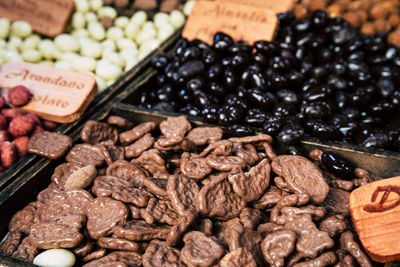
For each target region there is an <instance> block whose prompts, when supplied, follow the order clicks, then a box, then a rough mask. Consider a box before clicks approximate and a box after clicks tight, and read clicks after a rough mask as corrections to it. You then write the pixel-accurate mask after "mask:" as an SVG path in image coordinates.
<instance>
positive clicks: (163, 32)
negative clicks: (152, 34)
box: [157, 24, 175, 42]
mask: <svg viewBox="0 0 400 267" xmlns="http://www.w3.org/2000/svg"><path fill="white" fill-rule="evenodd" d="M174 32H175V29H174V27H172V25H171V24H165V25H164V26H162V27H161V28H159V29H158V32H157V39H158V40H160V41H161V42H162V41H164V40H166V39H168V37H170V36H171V35H172V34H174Z"/></svg>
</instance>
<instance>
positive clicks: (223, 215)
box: [195, 173, 246, 220]
mask: <svg viewBox="0 0 400 267" xmlns="http://www.w3.org/2000/svg"><path fill="white" fill-rule="evenodd" d="M227 178H228V173H223V174H221V175H220V176H219V177H216V178H214V179H213V180H211V182H209V183H208V184H206V185H205V186H203V188H201V190H200V192H199V193H198V194H197V195H196V201H195V202H196V208H197V210H198V211H199V212H200V213H201V214H203V215H206V216H210V217H214V218H216V219H218V220H229V219H232V218H234V217H236V216H238V215H239V214H240V211H241V210H242V209H243V208H244V207H245V206H246V202H245V201H244V200H243V199H241V198H240V196H239V195H237V194H236V193H235V192H234V191H233V189H232V185H231V184H230V183H229V181H228V179H227Z"/></svg>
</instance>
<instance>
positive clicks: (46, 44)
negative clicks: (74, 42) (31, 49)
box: [38, 39, 57, 59]
mask: <svg viewBox="0 0 400 267" xmlns="http://www.w3.org/2000/svg"><path fill="white" fill-rule="evenodd" d="M38 48H39V52H40V53H41V54H42V57H43V58H45V59H53V55H54V53H53V51H54V50H56V49H57V48H56V46H55V45H54V43H53V42H52V41H51V40H49V39H43V40H42V41H40V43H39V46H38Z"/></svg>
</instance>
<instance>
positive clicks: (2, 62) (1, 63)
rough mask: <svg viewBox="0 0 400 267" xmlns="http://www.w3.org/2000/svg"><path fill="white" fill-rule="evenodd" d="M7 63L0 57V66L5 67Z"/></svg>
mask: <svg viewBox="0 0 400 267" xmlns="http://www.w3.org/2000/svg"><path fill="white" fill-rule="evenodd" d="M4 63H6V62H5V60H4V59H3V58H2V57H1V56H0V66H1V65H3V64H4Z"/></svg>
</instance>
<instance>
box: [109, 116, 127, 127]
mask: <svg viewBox="0 0 400 267" xmlns="http://www.w3.org/2000/svg"><path fill="white" fill-rule="evenodd" d="M107 123H108V124H109V125H111V126H115V127H117V128H119V129H122V130H127V129H131V128H132V127H133V123H132V122H131V121H129V120H127V119H125V118H123V117H120V116H109V117H108V118H107Z"/></svg>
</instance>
